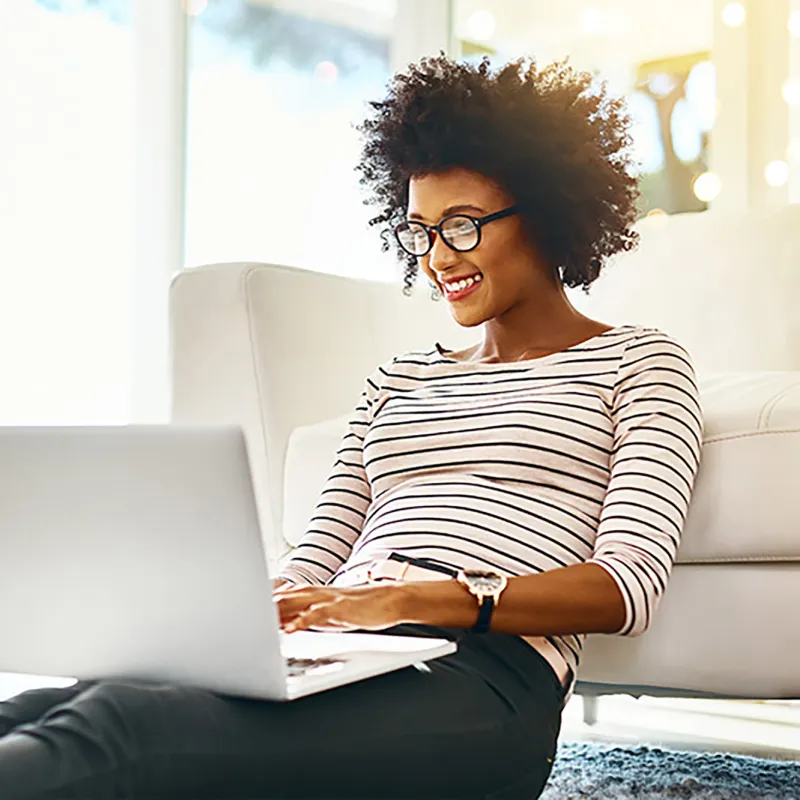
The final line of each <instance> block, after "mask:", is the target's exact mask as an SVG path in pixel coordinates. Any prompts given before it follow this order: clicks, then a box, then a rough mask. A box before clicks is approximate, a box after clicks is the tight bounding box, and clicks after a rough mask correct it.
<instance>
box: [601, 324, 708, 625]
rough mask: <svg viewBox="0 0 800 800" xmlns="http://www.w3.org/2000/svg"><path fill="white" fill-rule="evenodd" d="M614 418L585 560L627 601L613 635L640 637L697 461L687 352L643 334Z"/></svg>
mask: <svg viewBox="0 0 800 800" xmlns="http://www.w3.org/2000/svg"><path fill="white" fill-rule="evenodd" d="M611 413H612V419H613V422H614V442H613V449H612V453H611V475H610V481H609V485H608V490H607V492H606V496H605V499H604V502H603V508H602V511H601V515H600V524H599V528H598V533H597V539H596V543H595V549H594V553H593V555H592V558H591V559H590V561H591V562H592V563H596V564H599V565H600V566H602V567H603V568H604V569H605V570H606V571H607V572H608V573H609V574H610V575H611V576H612V577H613V578H614V580H615V581H616V583H617V585H618V586H619V588H620V591H621V593H622V596H623V598H624V600H625V608H626V619H625V624H624V625H623V627H622V628H621V629H620V630H619V631H618V634H619V635H623V636H638V635H640V634H642V633H644V631H645V630H647V628H648V626H649V625H650V622H651V621H652V619H653V615H654V613H655V611H656V608H657V606H658V603H659V601H660V600H661V597H662V596H663V594H664V591H665V590H666V587H667V582H668V580H669V577H670V574H671V571H672V567H673V564H674V562H675V558H676V556H677V552H678V546H679V542H680V537H681V533H682V531H683V526H684V522H685V519H686V514H687V512H688V510H689V503H690V499H691V495H692V491H693V488H694V481H695V477H696V473H697V469H698V466H699V462H700V452H701V447H702V445H701V443H702V433H703V420H702V410H701V407H700V400H699V393H698V389H697V382H696V377H695V373H694V368H693V366H692V363H691V360H690V357H689V355H688V354H687V352H686V351H685V350H684V349H683V348H682V347H681V346H680V345H679V344H677V343H676V342H675V341H674V340H672V339H671V338H670V337H669V336H667V335H666V334H664V333H661V332H658V331H651V330H644V331H643V332H642V333H641V334H640V335H639V336H638V337H637V338H636V339H635V340H633V341H632V342H630V343H629V344H628V346H627V348H626V350H625V352H624V354H623V356H622V359H621V363H620V367H619V372H618V375H617V379H616V383H615V387H614V395H613V407H612V412H611Z"/></svg>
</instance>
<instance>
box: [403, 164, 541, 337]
mask: <svg viewBox="0 0 800 800" xmlns="http://www.w3.org/2000/svg"><path fill="white" fill-rule="evenodd" d="M512 205H514V198H513V197H511V196H510V195H509V194H507V193H506V192H505V191H504V190H503V189H501V188H500V187H499V186H497V185H496V184H495V183H494V182H492V181H490V180H489V179H488V178H486V177H484V176H483V175H480V174H479V173H476V172H472V171H470V170H466V169H462V168H457V169H451V170H448V171H447V172H442V173H437V174H432V175H424V176H421V177H413V178H411V180H410V183H409V197H408V219H409V220H416V221H419V222H424V223H425V224H427V225H435V224H437V223H438V222H441V220H442V219H443V218H444V217H447V216H449V215H450V214H456V213H462V214H469V215H470V216H473V217H484V216H486V215H487V214H492V213H494V212H496V211H501V210H503V209H505V208H508V207H509V206H512ZM432 235H433V248H432V249H431V251H430V252H429V253H428V254H427V255H425V256H422V257H420V258H419V259H418V261H419V266H420V268H421V269H422V271H423V272H424V273H425V275H427V276H428V278H430V280H432V281H433V282H434V283H435V284H436V286H437V287H438V288H439V290H440V291H441V292H442V294H443V296H444V297H445V299H446V300H447V301H448V303H449V305H450V310H451V313H452V314H453V316H454V317H455V319H456V321H457V322H458V323H459V324H461V325H464V326H467V327H472V326H475V325H480V324H481V323H483V322H485V321H486V320H489V319H492V318H494V317H498V316H501V315H503V314H505V313H506V312H507V311H509V310H510V309H511V308H512V307H514V306H515V305H517V304H518V303H519V302H520V301H521V300H523V299H524V298H526V297H530V296H531V294H533V296H535V290H536V287H537V286H540V285H541V281H542V278H543V272H544V271H543V270H542V269H541V268H536V267H537V266H538V264H539V263H540V261H539V259H538V258H537V257H536V255H535V254H534V252H533V249H532V247H531V246H530V244H529V242H528V240H527V237H526V236H525V234H524V231H523V228H522V221H521V219H520V217H519V216H518V215H516V214H514V215H511V216H509V217H504V218H502V219H498V220H494V221H492V222H489V223H487V224H486V225H485V226H484V227H483V228H482V230H481V241H480V244H479V245H478V246H477V247H476V248H475V249H474V250H470V251H468V252H458V251H455V250H453V249H452V248H450V247H448V246H447V244H445V242H443V241H442V237H441V236H439V235H438V234H437V233H436V232H433V234H432ZM476 274H480V275H481V276H482V277H481V279H480V282H479V283H477V284H476V285H475V286H474V287H473V289H472V290H471V291H470V292H468V293H466V294H465V295H464V296H463V297H459V296H458V295H457V293H454V292H450V291H448V288H447V286H446V285H445V284H449V283H452V282H454V281H456V282H457V281H459V280H462V279H464V278H467V277H470V276H473V275H476ZM454 294H455V295H456V296H452V295H454Z"/></svg>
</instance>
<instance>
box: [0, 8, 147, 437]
mask: <svg viewBox="0 0 800 800" xmlns="http://www.w3.org/2000/svg"><path fill="white" fill-rule="evenodd" d="M129 13H130V8H129V2H128V0H107V1H106V2H103V3H99V2H91V0H2V3H0V110H2V117H3V123H2V129H0V144H1V145H2V146H0V187H2V190H0V231H2V234H1V235H0V365H2V370H3V392H2V394H0V424H4V425H19V424H81V423H88V422H91V423H111V422H117V421H119V422H124V421H126V420H127V416H128V410H129V408H128V406H129V391H130V374H129V370H130V359H129V358H128V351H129V347H130V344H129V336H130V329H129V319H130V303H129V281H130V279H131V269H132V255H131V252H132V246H131V245H132V232H131V227H132V226H131V222H132V214H133V166H132V165H133V161H134V157H133V155H134V136H133V130H134V126H133V86H132V82H133V75H132V35H131V30H130V21H129Z"/></svg>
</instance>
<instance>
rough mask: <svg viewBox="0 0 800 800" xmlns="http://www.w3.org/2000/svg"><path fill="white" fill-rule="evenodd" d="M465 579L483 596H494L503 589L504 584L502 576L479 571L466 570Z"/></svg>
mask: <svg viewBox="0 0 800 800" xmlns="http://www.w3.org/2000/svg"><path fill="white" fill-rule="evenodd" d="M464 577H465V578H466V580H467V582H468V583H469V585H470V586H471V587H472V588H473V589H475V590H477V591H479V592H480V593H481V594H494V593H495V592H496V591H498V590H499V589H501V588H502V587H503V583H504V581H503V576H502V575H498V574H497V573H496V572H484V571H483V570H479V569H465V570H464Z"/></svg>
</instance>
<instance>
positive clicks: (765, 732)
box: [561, 695, 800, 760]
mask: <svg viewBox="0 0 800 800" xmlns="http://www.w3.org/2000/svg"><path fill="white" fill-rule="evenodd" d="M596 717H597V721H596V722H595V723H594V724H591V725H588V724H586V723H585V722H584V708H583V698H581V697H573V698H572V699H571V700H570V701H569V703H568V704H567V708H566V709H565V711H564V718H563V724H562V730H561V739H562V741H591V742H600V743H604V744H649V745H653V746H660V747H668V748H672V749H677V750H702V751H705V752H728V753H738V754H741V755H749V756H756V757H758V758H770V759H779V760H800V702H788V701H787V702H772V701H770V702H750V701H739V700H736V701H734V700H695V699H692V700H684V699H681V700H677V699H668V698H655V697H642V698H638V699H637V698H633V697H628V696H624V695H608V696H605V697H601V698H598V700H597V706H596Z"/></svg>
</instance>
